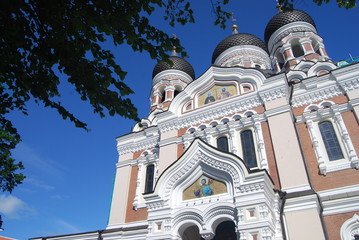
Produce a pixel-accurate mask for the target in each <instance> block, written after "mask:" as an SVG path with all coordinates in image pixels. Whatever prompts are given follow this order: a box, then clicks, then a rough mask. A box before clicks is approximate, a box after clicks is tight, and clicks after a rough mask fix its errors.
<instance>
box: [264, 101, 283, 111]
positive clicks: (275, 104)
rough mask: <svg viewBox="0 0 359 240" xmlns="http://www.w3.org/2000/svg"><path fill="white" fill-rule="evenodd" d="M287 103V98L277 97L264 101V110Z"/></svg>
mask: <svg viewBox="0 0 359 240" xmlns="http://www.w3.org/2000/svg"><path fill="white" fill-rule="evenodd" d="M287 104H288V102H287V99H285V98H279V99H276V100H274V101H270V102H266V103H265V106H266V110H271V109H274V108H277V107H281V106H285V105H287Z"/></svg>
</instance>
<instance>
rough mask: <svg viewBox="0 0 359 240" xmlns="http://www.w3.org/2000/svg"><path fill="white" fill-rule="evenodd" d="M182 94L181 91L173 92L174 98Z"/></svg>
mask: <svg viewBox="0 0 359 240" xmlns="http://www.w3.org/2000/svg"><path fill="white" fill-rule="evenodd" d="M179 93H180V91H178V90H177V89H176V90H175V91H174V92H173V98H175V97H176V96H177V95H178V94H179Z"/></svg>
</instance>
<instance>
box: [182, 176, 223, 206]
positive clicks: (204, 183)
mask: <svg viewBox="0 0 359 240" xmlns="http://www.w3.org/2000/svg"><path fill="white" fill-rule="evenodd" d="M226 192H227V186H226V184H225V183H224V182H221V181H218V180H215V179H212V178H210V177H207V176H206V175H202V176H200V177H199V178H198V179H197V180H196V181H195V182H194V183H193V184H192V185H191V186H189V187H188V188H187V189H186V190H184V191H183V196H182V198H183V200H189V199H193V198H201V197H207V196H211V195H217V194H221V193H226Z"/></svg>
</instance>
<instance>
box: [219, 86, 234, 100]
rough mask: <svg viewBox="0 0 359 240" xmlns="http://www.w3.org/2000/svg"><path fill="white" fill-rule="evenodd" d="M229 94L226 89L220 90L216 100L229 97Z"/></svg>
mask: <svg viewBox="0 0 359 240" xmlns="http://www.w3.org/2000/svg"><path fill="white" fill-rule="evenodd" d="M230 96H231V94H230V93H229V92H228V91H227V88H222V91H221V93H220V94H219V95H218V96H217V100H220V99H223V98H227V97H230Z"/></svg>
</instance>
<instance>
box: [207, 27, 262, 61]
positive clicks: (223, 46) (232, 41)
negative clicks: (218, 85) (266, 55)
mask: <svg viewBox="0 0 359 240" xmlns="http://www.w3.org/2000/svg"><path fill="white" fill-rule="evenodd" d="M240 45H253V46H257V47H260V48H262V49H263V50H264V51H266V52H268V49H267V46H266V45H265V44H264V42H263V41H262V40H260V39H259V38H258V37H256V36H254V35H252V34H248V33H236V34H232V35H230V36H228V37H226V38H225V39H223V40H222V41H221V42H220V43H219V44H218V45H217V47H216V49H214V52H213V55H212V63H214V61H216V59H217V57H218V56H219V55H221V53H223V52H224V51H226V50H227V49H229V48H231V47H235V46H240Z"/></svg>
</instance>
